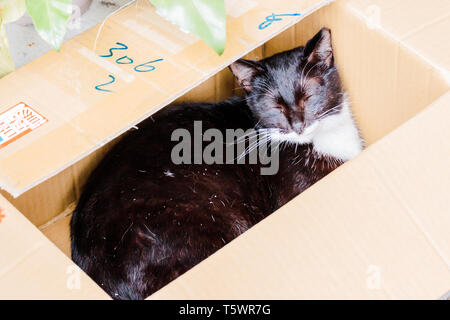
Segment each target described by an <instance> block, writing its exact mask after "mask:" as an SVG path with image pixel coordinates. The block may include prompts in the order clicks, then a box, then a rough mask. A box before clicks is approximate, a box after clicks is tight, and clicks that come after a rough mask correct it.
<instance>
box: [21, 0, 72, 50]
mask: <svg viewBox="0 0 450 320" xmlns="http://www.w3.org/2000/svg"><path fill="white" fill-rule="evenodd" d="M26 7H27V11H28V14H29V15H30V16H31V19H33V23H34V27H35V28H36V30H37V32H38V33H39V35H40V36H41V38H42V39H44V40H45V41H47V42H48V43H49V44H50V45H51V46H52V47H53V48H55V49H57V50H59V48H60V47H61V44H62V42H63V39H64V35H65V34H66V26H67V21H68V20H69V18H70V16H71V14H72V0H26Z"/></svg>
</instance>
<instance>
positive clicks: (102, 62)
mask: <svg viewBox="0 0 450 320" xmlns="http://www.w3.org/2000/svg"><path fill="white" fill-rule="evenodd" d="M241 2H242V5H243V4H246V3H247V4H248V3H252V4H255V2H254V1H251V0H242V1H241ZM327 3H328V1H321V0H299V1H274V0H264V1H258V2H257V3H256V4H257V5H256V6H255V5H248V6H242V8H247V9H248V11H246V10H243V9H241V10H234V9H233V10H232V6H228V8H229V10H232V11H230V14H229V15H228V30H227V44H226V50H225V53H224V54H223V55H222V56H220V57H219V56H218V55H217V54H215V53H214V51H213V50H212V49H210V48H208V47H207V46H206V44H205V43H204V42H202V41H199V40H197V39H193V36H192V35H188V36H183V35H182V34H180V32H179V31H177V30H175V29H174V26H173V25H172V24H171V23H169V22H167V21H166V20H164V19H163V18H161V17H159V16H158V15H157V14H155V12H154V8H153V6H151V5H150V4H147V5H140V6H134V5H133V6H129V7H127V8H125V9H123V10H121V11H120V12H118V13H117V14H115V15H113V16H111V17H110V18H109V19H108V20H107V21H106V22H105V24H104V26H103V28H102V29H101V30H100V29H99V28H100V27H99V26H97V27H95V28H92V29H91V30H89V31H87V32H85V33H83V34H82V35H80V36H77V37H75V38H74V39H72V40H70V41H68V42H66V43H65V44H64V45H63V46H62V49H61V51H60V52H59V53H58V52H55V51H52V52H49V53H48V54H45V55H44V56H42V57H40V58H38V59H36V60H34V61H33V62H31V63H30V64H28V65H26V66H24V67H22V68H20V69H19V70H17V71H15V72H13V73H11V74H10V75H8V76H6V77H4V78H3V79H1V80H0V100H1V101H2V105H1V106H0V112H2V111H4V110H6V109H8V108H9V107H11V106H13V105H15V104H17V103H18V102H20V101H24V102H25V103H27V104H28V105H30V106H31V107H32V108H33V109H35V110H36V111H37V112H39V113H41V114H42V115H43V116H45V117H46V118H47V119H48V120H49V122H48V123H47V124H46V125H44V126H42V127H40V128H38V129H36V130H34V131H33V132H31V133H29V134H27V135H26V136H25V137H22V138H21V139H20V140H19V141H16V142H14V143H11V144H10V145H8V146H6V147H4V148H2V149H1V150H0V187H2V188H3V189H6V190H7V191H8V192H9V193H10V194H12V195H13V196H18V195H20V194H22V193H24V192H25V191H27V190H29V189H30V188H32V187H33V186H35V185H37V184H39V183H40V182H42V181H44V180H46V179H48V178H50V177H51V176H54V175H55V174H57V173H59V172H61V171H62V170H63V169H65V168H67V167H69V166H70V165H72V164H73V163H75V162H76V161H78V160H80V159H81V158H83V157H85V156H87V155H88V154H90V153H92V152H93V151H95V150H97V149H99V148H100V147H101V146H103V145H104V144H105V143H107V142H109V141H111V140H112V139H113V138H115V137H117V136H118V135H120V134H121V133H123V132H125V131H126V130H127V129H129V128H130V127H132V126H133V125H134V124H136V123H138V122H139V121H140V120H143V119H145V118H146V117H148V116H149V115H150V114H151V113H153V112H155V111H157V110H158V109H160V108H162V107H164V106H165V105H167V104H168V103H170V102H171V101H173V100H175V99H176V98H178V97H180V96H181V95H182V94H183V93H185V92H187V91H188V90H189V89H190V88H192V87H194V86H196V85H198V84H200V83H202V82H203V81H205V80H206V79H208V78H210V77H211V76H212V75H214V74H215V73H216V72H218V71H220V70H221V69H223V68H224V67H226V66H227V65H228V64H230V63H231V62H232V61H233V60H236V59H237V58H238V57H240V56H242V55H244V54H245V53H247V52H249V51H251V50H253V49H255V48H256V47H258V45H259V44H262V43H264V42H265V41H267V40H268V39H270V38H272V37H273V36H274V35H276V34H277V33H279V32H280V31H282V30H284V29H286V28H287V27H289V26H292V25H293V24H294V23H295V22H298V21H299V20H301V19H302V18H303V16H300V17H286V18H284V19H283V20H282V21H278V22H277V23H274V24H272V25H271V26H270V27H269V28H266V29H264V30H259V29H258V25H259V24H260V23H262V22H263V21H264V20H265V18H266V16H268V15H271V14H272V12H273V10H274V9H275V8H276V9H277V10H278V11H279V12H283V13H297V12H299V13H301V14H303V15H307V14H309V13H311V12H312V11H314V10H316V9H318V8H320V7H321V6H323V5H325V4H327ZM121 41H122V42H121ZM117 42H119V43H123V42H126V43H125V45H126V46H128V50H126V52H125V51H124V52H123V53H122V52H119V53H118V54H116V53H115V52H114V55H113V57H112V58H104V57H100V55H108V52H109V50H110V49H111V48H113V47H117V46H118V45H117V44H116V43H117ZM119 47H120V46H119ZM122 55H127V56H128V57H130V58H132V59H133V60H134V61H135V63H134V64H133V66H130V65H120V64H117V63H115V62H114V61H115V60H116V59H117V58H119V57H121V56H122ZM160 58H162V59H164V61H161V62H158V63H155V67H156V69H155V70H154V71H152V72H136V71H135V70H134V69H133V67H135V66H136V65H138V64H142V63H145V62H148V61H150V60H155V59H160ZM109 75H113V76H114V77H115V78H116V79H117V80H116V82H114V83H113V84H112V85H111V86H110V87H108V89H110V90H113V91H114V94H109V93H106V92H101V91H99V90H96V89H95V87H96V86H98V85H100V84H102V83H105V82H107V81H109V80H110V78H109ZM174 79H176V81H174ZM124 106H126V107H124ZM100 119H101V120H100ZM99 120H100V121H99ZM30 159H33V165H29V161H30Z"/></svg>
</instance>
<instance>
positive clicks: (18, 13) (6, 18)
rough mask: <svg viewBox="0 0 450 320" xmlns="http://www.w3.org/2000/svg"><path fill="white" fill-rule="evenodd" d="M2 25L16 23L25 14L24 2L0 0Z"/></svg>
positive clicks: (19, 0)
mask: <svg viewBox="0 0 450 320" xmlns="http://www.w3.org/2000/svg"><path fill="white" fill-rule="evenodd" d="M0 8H1V12H2V15H1V16H2V19H3V23H9V22H13V21H16V20H17V19H19V18H20V17H22V16H23V14H24V13H25V0H0Z"/></svg>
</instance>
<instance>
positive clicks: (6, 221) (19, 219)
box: [0, 196, 109, 299]
mask: <svg viewBox="0 0 450 320" xmlns="http://www.w3.org/2000/svg"><path fill="white" fill-rule="evenodd" d="M0 208H1V214H2V216H1V219H0V299H108V298H109V296H108V295H107V294H106V293H105V292H104V291H103V290H101V289H100V287H98V286H97V284H95V283H94V282H93V281H92V280H91V279H90V278H89V277H88V276H87V275H86V274H84V273H83V272H82V271H81V270H80V269H79V268H78V267H77V266H76V265H75V264H74V263H73V262H72V261H71V260H70V259H69V258H67V257H66V256H64V254H62V253H61V252H60V251H59V250H58V249H57V248H56V247H55V246H54V245H53V244H52V243H51V242H50V241H49V240H48V239H46V238H45V237H44V236H43V235H42V233H41V232H39V231H38V230H37V229H36V228H35V227H34V226H33V225H32V224H31V223H30V222H29V221H28V220H27V219H26V218H25V217H24V216H23V215H22V214H21V213H20V212H18V211H17V210H16V209H15V208H14V207H13V206H12V205H11V204H10V203H9V202H7V201H6V200H5V199H4V198H3V197H2V196H0Z"/></svg>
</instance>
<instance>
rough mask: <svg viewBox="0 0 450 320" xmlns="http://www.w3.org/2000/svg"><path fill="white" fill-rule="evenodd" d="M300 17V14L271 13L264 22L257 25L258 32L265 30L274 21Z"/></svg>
mask: <svg viewBox="0 0 450 320" xmlns="http://www.w3.org/2000/svg"><path fill="white" fill-rule="evenodd" d="M301 15H302V14H301V13H286V14H275V13H272V14H271V15H270V16H267V17H266V20H265V21H264V22H262V23H261V24H260V25H259V30H264V29H265V28H267V27H269V26H270V25H272V23H274V22H275V21H281V20H283V18H282V17H298V16H301Z"/></svg>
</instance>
